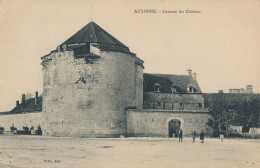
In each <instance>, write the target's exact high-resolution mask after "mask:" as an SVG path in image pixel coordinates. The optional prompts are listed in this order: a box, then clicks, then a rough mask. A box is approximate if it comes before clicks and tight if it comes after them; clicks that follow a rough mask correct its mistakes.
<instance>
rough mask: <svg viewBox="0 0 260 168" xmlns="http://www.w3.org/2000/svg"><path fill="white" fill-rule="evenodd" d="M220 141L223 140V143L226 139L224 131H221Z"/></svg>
mask: <svg viewBox="0 0 260 168" xmlns="http://www.w3.org/2000/svg"><path fill="white" fill-rule="evenodd" d="M220 139H221V142H223V139H224V132H223V131H220Z"/></svg>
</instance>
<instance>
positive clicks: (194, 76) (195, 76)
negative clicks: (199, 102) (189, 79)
mask: <svg viewBox="0 0 260 168" xmlns="http://www.w3.org/2000/svg"><path fill="white" fill-rule="evenodd" d="M193 79H194V80H195V81H196V80H197V73H195V72H194V73H193Z"/></svg>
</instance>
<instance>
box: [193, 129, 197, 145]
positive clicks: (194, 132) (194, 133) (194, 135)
mask: <svg viewBox="0 0 260 168" xmlns="http://www.w3.org/2000/svg"><path fill="white" fill-rule="evenodd" d="M195 138H196V131H195V129H193V131H192V142H193V143H194V142H195Z"/></svg>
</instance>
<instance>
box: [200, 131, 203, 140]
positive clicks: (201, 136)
mask: <svg viewBox="0 0 260 168" xmlns="http://www.w3.org/2000/svg"><path fill="white" fill-rule="evenodd" d="M200 140H201V143H204V132H203V130H201V133H200Z"/></svg>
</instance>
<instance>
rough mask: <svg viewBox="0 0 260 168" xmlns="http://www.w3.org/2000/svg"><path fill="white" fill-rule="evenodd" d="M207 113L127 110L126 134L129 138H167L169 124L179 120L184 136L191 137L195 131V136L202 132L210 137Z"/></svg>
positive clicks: (210, 131) (210, 130)
mask: <svg viewBox="0 0 260 168" xmlns="http://www.w3.org/2000/svg"><path fill="white" fill-rule="evenodd" d="M209 118H210V115H209V113H208V112H196V111H176V110H172V111H170V110H142V111H140V110H139V111H138V110H128V111H127V134H128V135H129V136H148V137H169V122H170V121H171V120H179V121H180V122H181V129H182V130H183V134H184V136H191V133H192V130H193V129H195V131H196V132H197V134H199V133H200V132H201V130H204V132H205V134H206V135H212V129H211V128H209V127H208V126H207V122H208V119H209Z"/></svg>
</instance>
